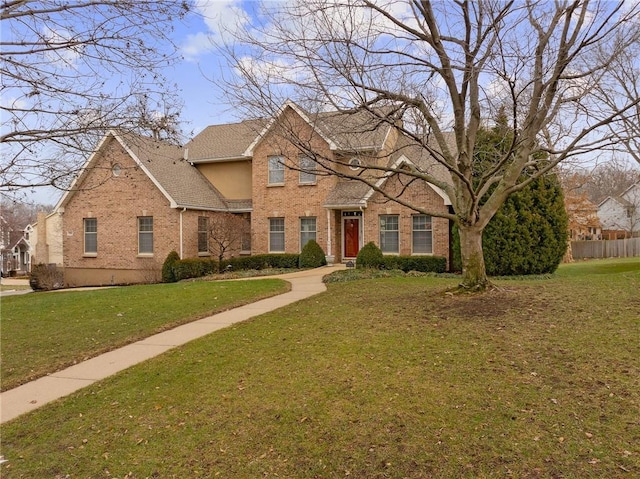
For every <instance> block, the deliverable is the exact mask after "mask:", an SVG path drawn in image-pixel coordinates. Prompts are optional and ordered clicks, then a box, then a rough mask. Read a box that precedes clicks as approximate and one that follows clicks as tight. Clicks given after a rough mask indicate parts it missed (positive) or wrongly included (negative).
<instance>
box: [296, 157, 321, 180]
mask: <svg viewBox="0 0 640 479" xmlns="http://www.w3.org/2000/svg"><path fill="white" fill-rule="evenodd" d="M317 168H318V164H317V163H316V161H315V160H314V159H313V158H309V157H308V156H301V157H300V179H299V181H300V184H301V185H315V184H316V182H317V178H316V170H317Z"/></svg>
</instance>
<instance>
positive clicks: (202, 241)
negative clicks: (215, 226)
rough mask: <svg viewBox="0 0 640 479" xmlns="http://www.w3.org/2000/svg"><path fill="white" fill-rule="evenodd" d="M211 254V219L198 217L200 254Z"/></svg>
mask: <svg viewBox="0 0 640 479" xmlns="http://www.w3.org/2000/svg"><path fill="white" fill-rule="evenodd" d="M208 252H209V218H207V217H206V216H198V253H199V254H202V253H208Z"/></svg>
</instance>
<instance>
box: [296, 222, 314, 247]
mask: <svg viewBox="0 0 640 479" xmlns="http://www.w3.org/2000/svg"><path fill="white" fill-rule="evenodd" d="M309 240H313V241H316V218H315V217H305V218H300V251H302V248H304V245H306V244H307V243H308V242H309Z"/></svg>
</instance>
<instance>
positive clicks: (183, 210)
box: [180, 208, 187, 259]
mask: <svg viewBox="0 0 640 479" xmlns="http://www.w3.org/2000/svg"><path fill="white" fill-rule="evenodd" d="M185 211H187V209H186V208H182V210H181V211H180V259H184V258H183V256H182V254H183V252H182V213H184V212H185Z"/></svg>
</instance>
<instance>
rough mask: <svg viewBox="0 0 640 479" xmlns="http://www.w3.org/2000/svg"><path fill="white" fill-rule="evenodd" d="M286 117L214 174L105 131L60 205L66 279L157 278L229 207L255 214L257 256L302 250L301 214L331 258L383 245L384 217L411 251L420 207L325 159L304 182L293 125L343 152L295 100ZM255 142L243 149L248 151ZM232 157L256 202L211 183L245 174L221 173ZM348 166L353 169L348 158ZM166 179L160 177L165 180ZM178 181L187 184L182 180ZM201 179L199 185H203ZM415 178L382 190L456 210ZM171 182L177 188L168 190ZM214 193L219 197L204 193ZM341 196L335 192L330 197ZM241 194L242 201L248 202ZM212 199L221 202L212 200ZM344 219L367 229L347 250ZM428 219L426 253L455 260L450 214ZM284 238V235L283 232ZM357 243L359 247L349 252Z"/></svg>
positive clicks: (387, 142)
mask: <svg viewBox="0 0 640 479" xmlns="http://www.w3.org/2000/svg"><path fill="white" fill-rule="evenodd" d="M279 120H280V122H281V123H279V124H285V125H287V129H288V130H289V131H287V132H285V134H282V133H283V132H282V131H281V130H278V128H279V126H278V127H274V128H272V129H271V130H269V131H267V132H266V133H265V134H264V136H263V137H261V138H260V139H259V141H258V142H257V143H255V144H252V145H251V147H250V148H249V149H250V151H251V156H244V157H242V158H240V157H238V155H241V154H242V153H237V152H236V153H234V154H235V155H236V156H234V157H229V159H226V158H227V157H225V156H224V155H223V157H222V158H221V159H214V160H213V161H214V163H212V164H214V165H215V166H216V168H209V169H208V170H207V171H208V172H209V176H211V175H214V176H215V178H213V177H209V176H206V175H203V174H200V173H199V172H198V171H199V169H198V167H200V168H204V167H205V166H206V165H207V163H202V164H200V165H196V166H195V167H194V166H193V165H189V164H188V163H187V162H184V161H183V159H181V158H180V154H181V152H180V149H179V148H177V147H173V148H175V151H173V150H171V151H168V152H165V153H166V154H165V155H164V156H163V155H161V154H160V153H158V152H159V151H160V150H159V149H162V148H165V147H164V146H162V145H154V146H153V148H151V149H150V151H151V153H147V155H150V156H149V159H148V160H145V159H141V157H140V156H139V154H138V153H135V152H134V153H132V152H133V151H134V150H135V149H134V150H131V149H129V146H128V144H127V143H126V141H124V140H122V138H120V137H118V136H117V135H111V136H107V137H106V138H105V140H104V142H103V143H102V144H101V146H100V148H99V150H98V151H97V152H96V153H95V154H94V156H93V157H92V159H91V160H90V162H91V164H90V165H89V166H90V168H89V169H88V170H87V172H86V173H85V175H84V176H83V177H81V178H80V179H79V180H78V184H77V185H76V187H77V188H76V190H74V191H73V192H70V193H69V194H68V197H67V198H66V199H64V200H63V201H62V202H61V205H62V207H61V208H60V210H59V211H58V213H60V214H61V215H62V238H63V245H64V247H63V257H64V258H63V264H64V268H65V280H66V282H67V283H68V285H70V286H80V285H101V284H124V283H136V282H149V281H154V280H158V279H159V274H160V270H161V267H162V263H163V262H164V260H165V258H166V257H167V255H168V254H169V252H171V251H172V250H175V251H177V252H178V253H179V254H180V255H181V257H183V258H194V257H202V256H207V254H206V253H203V252H199V251H198V218H199V217H201V216H207V217H210V218H212V217H213V216H215V215H221V214H224V213H222V211H224V210H225V208H226V209H227V210H228V211H232V212H234V213H236V214H240V215H249V214H250V220H251V253H252V254H265V253H273V252H286V253H299V252H300V251H301V249H302V246H303V245H302V241H301V221H302V220H303V219H306V220H309V219H315V238H316V241H317V242H318V244H320V246H321V247H322V248H323V250H324V251H325V253H326V254H327V256H328V257H329V260H334V261H336V262H340V261H345V260H346V259H349V258H353V257H355V255H356V253H357V249H358V248H360V247H362V246H363V245H364V244H366V243H368V242H370V241H373V242H374V243H376V244H378V245H379V246H380V216H381V215H397V218H398V230H397V231H398V233H397V239H398V244H399V248H398V252H397V253H395V254H401V255H411V254H413V247H412V240H413V226H412V225H413V223H412V217H413V216H414V215H415V214H416V212H415V211H413V210H411V209H409V208H407V207H404V206H400V205H399V204H397V203H395V202H393V201H389V200H387V199H385V198H384V197H383V195H381V194H380V193H375V194H373V195H370V197H365V196H363V195H364V194H365V193H363V192H364V191H366V190H367V188H366V187H364V188H363V187H362V184H361V183H360V184H358V185H359V188H356V189H355V190H352V189H351V186H353V183H348V182H347V183H345V180H339V179H338V178H337V177H336V176H334V175H326V174H322V169H321V167H319V168H318V174H317V175H316V177H315V181H309V178H308V177H306V178H304V180H302V181H301V173H300V171H298V168H300V158H301V157H306V156H308V155H304V154H301V152H300V150H299V148H298V147H297V146H295V145H294V144H293V143H292V142H291V141H287V140H285V139H284V138H286V135H287V134H290V133H291V131H293V132H295V133H296V134H297V136H298V137H299V138H304V139H306V140H305V141H306V148H307V149H308V151H311V152H315V153H317V154H318V155H319V156H320V157H324V158H329V159H332V158H335V157H334V156H333V155H334V154H337V153H335V152H336V151H338V149H337V148H336V145H335V143H333V140H328V139H327V138H326V137H325V136H322V135H320V134H319V133H318V132H317V130H315V129H313V128H312V126H311V125H310V124H309V123H308V122H307V121H306V120H305V119H303V118H302V117H301V116H300V115H299V114H298V112H297V111H296V110H295V109H293V108H286V109H285V110H284V111H283V113H282V115H281V117H280V118H279ZM227 130H228V129H225V132H227V133H228V131H227ZM209 134H210V135H214V136H210V137H209V138H210V139H213V140H215V131H213V130H209ZM225 134H226V133H225ZM325 134H326V133H325ZM397 140H398V135H397V133H396V132H395V131H394V130H390V132H389V134H388V135H386V136H385V137H384V140H383V142H381V143H380V145H378V149H377V150H376V149H369V150H367V149H365V150H359V153H358V156H359V158H360V159H361V160H362V162H363V163H367V164H378V165H386V164H388V163H389V161H390V156H389V155H393V154H394V151H395V149H396V148H395V145H396V141H397ZM146 141H148V140H146ZM225 141H226V143H224V144H226V145H232V146H233V143H232V142H231V143H229V142H228V141H227V140H226V137H225ZM139 144H141V143H139ZM124 145H127V147H125V146H124ZM247 147H248V145H247ZM247 147H242V148H237V149H238V151H244V149H245V148H247ZM332 148H333V149H332ZM372 148H373V147H372ZM135 151H137V150H135ZM247 151H249V150H247ZM350 151H351V150H344V151H342V153H341V156H340V157H338V158H339V160H340V161H343V162H344V163H345V165H346V164H347V163H348V161H349V160H350V159H351V158H352V156H353V155H354V153H350ZM376 152H377V153H376ZM214 153H215V151H213V153H212V154H211V157H212V158H213V157H214V156H215V155H214ZM136 155H137V156H136ZM273 157H278V158H281V159H282V161H283V163H284V165H285V167H284V169H283V170H282V171H280V172H278V174H279V175H282V177H281V178H282V181H278V182H277V183H275V182H274V183H273V184H270V183H269V160H270V158H273ZM244 158H247V159H244ZM147 161H148V162H149V163H147ZM225 161H231V162H238V161H244V162H247V163H249V164H250V171H251V177H250V178H249V177H247V176H246V175H244V173H243V175H244V176H243V178H244V181H250V182H251V188H250V191H251V192H252V198H251V199H250V200H246V201H245V200H242V199H236V198H233V197H229V195H227V198H226V199H220V198H222V196H220V193H219V190H215V188H212V184H213V185H215V184H216V183H217V184H221V185H222V184H227V182H228V183H229V184H231V183H233V181H239V180H238V178H232V179H225V177H224V175H219V172H220V171H226V170H225V168H224V164H225ZM394 161H395V160H394ZM145 165H148V166H145ZM174 165H176V166H174ZM202 165H205V166H202ZM150 167H153V168H154V169H151V168H150ZM178 167H179V168H181V169H178ZM174 168H176V169H175V172H174ZM185 168H186V170H185ZM343 168H344V169H345V171H348V170H347V168H348V167H347V166H344V167H343ZM205 169H206V168H205ZM230 171H231V170H230ZM154 172H155V173H154ZM179 172H181V173H179ZM216 172H217V173H216ZM363 174H367V173H366V172H364V173H363ZM158 175H160V176H158ZM194 175H195V176H194ZM216 175H218V176H216ZM159 177H160V178H162V184H160V183H161V182H160V180H159V179H158V178H159ZM279 178H280V177H278V179H279ZM179 179H181V180H182V182H180V181H177V180H179ZM214 180H215V181H214ZM232 180H233V181H232ZM340 182H342V183H340ZM196 184H197V185H198V186H197V188H199V189H197V188H196V186H195V185H196ZM407 184H408V179H407V178H402V177H400V178H399V177H398V176H397V175H394V176H390V177H389V178H387V179H386V180H385V182H384V188H385V191H387V192H389V194H390V195H391V196H392V197H401V198H403V199H405V200H407V202H408V203H411V204H415V205H420V206H421V207H423V208H424V209H425V210H429V211H432V212H441V213H447V212H448V207H447V206H446V204H445V200H444V199H443V198H442V197H441V196H440V195H439V194H438V193H437V192H436V190H435V189H433V188H432V187H430V186H429V185H427V184H426V183H424V182H413V183H411V184H410V186H407ZM203 185H204V186H203ZM345 185H346V186H347V189H346V190H344V191H345V192H346V196H340V195H341V194H342V193H340V192H342V191H343V190H342V189H341V188H339V186H340V187H342V186H345ZM169 187H171V191H172V193H170V192H169ZM180 188H182V189H180ZM245 189H246V188H245ZM185 191H186V192H188V193H190V192H194V191H199V192H201V194H203V195H205V196H204V198H205V199H204V200H200V199H199V198H201V197H199V196H197V195H191V196H189V194H187V195H186V196H185V193H184V192H185ZM243 191H244V190H243ZM354 191H357V193H354ZM207 194H210V195H213V196H206V195H207ZM336 194H338V196H337V197H335V196H333V197H332V195H336ZM176 195H178V196H179V197H180V198H182V200H181V201H182V202H180V201H177V200H176V197H177V196H176ZM216 195H218V196H216ZM358 195H360V196H358ZM216 198H218V199H216ZM329 198H334V199H331V200H329ZM335 198H338V199H335ZM228 200H233V201H236V203H233V204H236V205H237V204H240V203H242V204H244V205H246V206H242V207H241V208H238V207H234V208H236V209H233V210H232V209H231V208H230V207H228V205H229V204H232V202H228ZM238 200H241V201H240V203H238ZM365 200H366V201H365ZM191 201H200V203H199V206H194V203H192V202H191ZM209 201H213V202H214V203H216V202H217V203H216V204H211V205H210V204H209ZM343 201H345V202H343ZM183 205H186V206H183ZM327 205H331V206H327ZM348 205H351V206H348ZM249 211H250V213H248V212H249ZM140 217H152V218H153V252H151V253H140V252H139V245H138V239H139V231H138V218H140ZM88 218H92V219H95V221H96V222H97V233H96V240H97V251H96V252H87V251H85V231H84V220H85V219H88ZM273 218H278V219H279V221H280V219H281V220H282V221H283V223H284V247H283V248H280V247H279V248H276V249H277V251H276V250H275V249H274V248H271V249H274V250H273V251H272V250H271V249H270V219H273ZM308 223H309V221H305V224H308ZM345 225H347V226H348V227H349V228H350V231H354V225H357V227H359V235H358V236H355V235H354V236H352V237H353V238H355V240H354V242H352V243H350V247H349V248H348V249H347V248H346V246H345V245H346V243H345V241H346V240H345V236H347V235H346V234H345V232H344V231H343V230H344V229H345ZM430 225H431V226H432V230H431V238H432V251H431V253H422V254H433V255H438V256H444V257H447V258H448V256H449V242H450V238H449V222H448V220H446V219H443V218H437V217H434V218H432V219H431V222H430ZM277 239H281V236H278V238H277ZM354 244H355V247H354ZM349 251H351V252H352V254H351V256H349V257H347V253H348V252H349ZM240 253H241V252H240V248H239V247H237V248H235V249H234V250H233V251H229V252H228V255H234V256H235V255H238V254H240ZM228 255H227V256H228Z"/></svg>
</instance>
